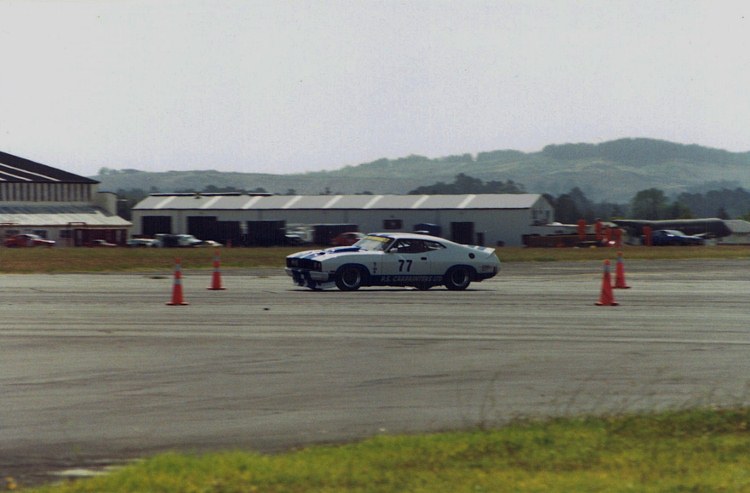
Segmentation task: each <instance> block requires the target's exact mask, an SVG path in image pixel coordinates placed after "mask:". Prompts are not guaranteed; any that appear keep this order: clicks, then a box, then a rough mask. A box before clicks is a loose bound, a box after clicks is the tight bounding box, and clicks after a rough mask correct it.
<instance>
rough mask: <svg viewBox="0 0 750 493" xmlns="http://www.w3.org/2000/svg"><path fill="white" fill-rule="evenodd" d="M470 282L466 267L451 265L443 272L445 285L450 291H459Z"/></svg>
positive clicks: (469, 273)
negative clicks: (451, 266)
mask: <svg viewBox="0 0 750 493" xmlns="http://www.w3.org/2000/svg"><path fill="white" fill-rule="evenodd" d="M469 284H471V272H470V271H469V269H468V267H453V268H451V269H450V270H449V271H448V272H447V273H446V274H445V287H446V288H448V289H450V290H451V291H461V290H464V289H466V288H468V287H469Z"/></svg>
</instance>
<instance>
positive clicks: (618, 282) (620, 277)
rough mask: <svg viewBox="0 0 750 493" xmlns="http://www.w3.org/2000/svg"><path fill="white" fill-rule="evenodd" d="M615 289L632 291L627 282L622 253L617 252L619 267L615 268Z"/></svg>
mask: <svg viewBox="0 0 750 493" xmlns="http://www.w3.org/2000/svg"><path fill="white" fill-rule="evenodd" d="M614 288H615V289H630V286H628V283H627V282H625V265H624V264H623V262H622V252H617V266H616V267H615V285H614Z"/></svg>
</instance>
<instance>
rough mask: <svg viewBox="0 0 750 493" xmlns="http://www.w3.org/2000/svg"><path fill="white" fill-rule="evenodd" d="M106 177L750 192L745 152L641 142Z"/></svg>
mask: <svg viewBox="0 0 750 493" xmlns="http://www.w3.org/2000/svg"><path fill="white" fill-rule="evenodd" d="M189 164H191V163H186V166H188V165H189ZM250 166H251V163H248V167H250ZM106 171H107V172H106V173H104V174H101V173H100V175H98V176H95V177H93V178H95V179H97V180H99V181H100V182H101V183H102V185H101V189H102V190H110V191H117V190H118V189H124V190H130V189H143V190H146V191H149V190H154V191H156V190H158V191H161V192H174V191H179V190H203V189H204V188H205V187H206V186H208V185H214V186H216V187H219V188H222V187H235V188H238V189H244V190H256V189H258V188H262V189H264V190H266V191H268V192H271V193H280V194H284V193H291V192H294V193H298V194H319V193H334V194H339V193H341V194H353V193H363V192H364V193H367V192H369V193H408V192H409V191H410V190H413V189H415V188H417V187H419V186H422V185H429V184H432V183H435V182H438V181H445V182H451V181H453V179H454V177H455V176H456V175H457V174H459V173H464V174H466V175H468V176H471V177H475V178H480V179H482V180H484V181H491V180H500V181H508V180H512V181H513V182H515V183H517V184H521V185H523V186H524V188H525V191H527V192H530V193H550V194H553V195H558V194H561V193H565V192H567V191H569V190H570V189H572V188H573V187H579V188H580V189H581V190H583V191H584V192H585V193H586V194H587V196H589V197H590V198H592V199H594V200H601V201H611V202H627V201H628V200H630V199H631V198H632V197H633V196H634V195H635V194H636V193H637V192H638V191H640V190H645V189H648V188H658V189H661V190H664V191H665V192H666V193H667V194H668V195H676V194H678V193H680V192H684V191H705V190H710V189H717V188H722V187H724V188H730V189H733V188H737V187H743V188H750V152H744V153H733V152H729V151H725V150H721V149H712V148H708V147H702V146H699V145H683V144H676V143H673V142H667V141H662V140H654V139H644V138H639V139H620V140H615V141H610V142H604V143H601V144H563V145H549V146H547V147H545V148H544V149H542V150H541V151H539V152H534V153H524V152H520V151H514V150H498V151H492V152H480V153H478V154H462V155H455V156H445V157H438V158H430V157H426V156H417V155H412V156H407V157H403V158H399V159H379V160H377V161H372V162H369V163H363V164H360V165H358V166H346V167H343V168H341V169H337V170H333V171H320V172H312V173H305V174H288V175H273V174H258V173H230V172H218V171H170V172H163V173H151V172H145V171H138V170H106Z"/></svg>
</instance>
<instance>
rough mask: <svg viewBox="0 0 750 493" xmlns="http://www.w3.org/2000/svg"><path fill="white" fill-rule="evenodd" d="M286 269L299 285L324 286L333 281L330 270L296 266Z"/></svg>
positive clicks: (307, 286) (309, 286) (308, 286)
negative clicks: (297, 267)
mask: <svg viewBox="0 0 750 493" xmlns="http://www.w3.org/2000/svg"><path fill="white" fill-rule="evenodd" d="M284 271H285V272H286V274H287V275H288V276H290V277H291V278H292V280H293V281H294V284H296V285H297V286H304V287H306V288H322V285H323V284H325V283H329V282H331V275H330V274H329V273H328V272H320V271H316V270H310V269H295V268H294V267H287V268H285V269H284Z"/></svg>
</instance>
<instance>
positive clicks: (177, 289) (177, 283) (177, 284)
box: [167, 259, 190, 306]
mask: <svg viewBox="0 0 750 493" xmlns="http://www.w3.org/2000/svg"><path fill="white" fill-rule="evenodd" d="M189 304H190V303H186V302H185V299H184V298H183V297H182V266H181V265H180V259H175V266H174V283H173V287H172V301H170V302H169V303H167V305H169V306H182V305H189Z"/></svg>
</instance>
